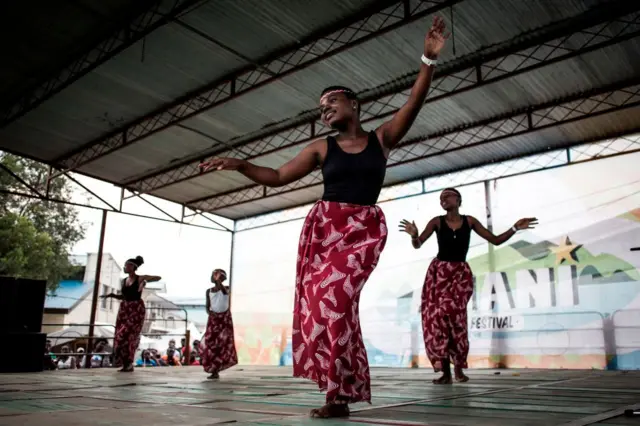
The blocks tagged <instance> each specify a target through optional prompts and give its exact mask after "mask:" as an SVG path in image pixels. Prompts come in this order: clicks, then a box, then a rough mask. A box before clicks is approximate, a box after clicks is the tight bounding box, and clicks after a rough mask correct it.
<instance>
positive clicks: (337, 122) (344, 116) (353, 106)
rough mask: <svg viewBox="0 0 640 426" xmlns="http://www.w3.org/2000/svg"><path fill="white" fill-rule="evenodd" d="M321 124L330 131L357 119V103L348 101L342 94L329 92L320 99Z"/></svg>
mask: <svg viewBox="0 0 640 426" xmlns="http://www.w3.org/2000/svg"><path fill="white" fill-rule="evenodd" d="M320 114H321V117H322V122H323V123H324V124H326V125H327V126H329V127H331V128H332V129H338V128H340V127H342V126H344V124H345V123H348V122H349V121H352V120H354V119H357V117H358V101H356V100H355V99H349V98H348V97H347V95H345V94H344V92H338V91H329V92H327V93H326V94H325V95H323V96H322V97H321V98H320Z"/></svg>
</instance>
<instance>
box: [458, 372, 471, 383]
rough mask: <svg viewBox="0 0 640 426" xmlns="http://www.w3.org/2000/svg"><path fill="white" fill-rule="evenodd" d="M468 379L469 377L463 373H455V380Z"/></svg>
mask: <svg viewBox="0 0 640 426" xmlns="http://www.w3.org/2000/svg"><path fill="white" fill-rule="evenodd" d="M468 381H469V377H467V376H466V375H465V374H464V373H460V375H457V374H456V382H458V383H465V382H468Z"/></svg>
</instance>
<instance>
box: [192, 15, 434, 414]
mask: <svg viewBox="0 0 640 426" xmlns="http://www.w3.org/2000/svg"><path fill="white" fill-rule="evenodd" d="M444 29H445V25H444V21H443V20H442V19H441V18H439V17H436V18H435V19H434V21H433V25H432V27H431V29H430V30H429V32H428V34H427V36H426V38H425V41H424V54H423V55H422V58H421V60H422V65H421V67H420V72H419V73H418V77H417V79H416V82H415V84H414V85H413V89H412V90H411V94H410V95H409V98H408V100H407V102H406V104H405V105H404V106H402V108H400V110H399V111H398V113H397V114H396V115H395V116H394V117H393V118H392V119H391V120H390V121H388V122H386V123H383V124H382V125H381V126H380V127H378V128H377V129H376V130H375V131H371V132H366V131H365V130H364V129H363V128H362V125H361V123H360V117H359V113H360V103H359V102H358V99H357V97H356V94H355V93H354V92H353V91H352V90H350V89H348V88H346V87H342V86H332V87H329V88H327V89H325V90H324V91H323V92H322V95H321V97H320V112H321V116H322V120H323V122H324V123H325V124H326V125H328V126H330V127H331V128H332V129H334V130H337V132H338V134H337V136H336V137H333V136H329V137H327V138H326V139H320V140H316V141H314V142H312V143H310V144H309V145H308V146H306V147H305V148H304V149H303V150H302V152H301V153H300V154H298V155H297V156H296V157H295V158H294V159H293V160H291V161H290V162H288V163H287V164H285V165H284V166H282V167H281V168H279V169H277V170H276V169H271V168H268V167H261V166H257V165H254V164H251V163H249V162H247V161H244V160H239V159H235V158H219V159H213V160H210V161H208V162H205V163H203V164H201V166H202V168H203V169H204V170H208V169H211V168H215V169H217V170H237V171H238V172H240V173H242V174H243V175H245V176H246V177H248V178H249V179H251V180H253V181H254V182H256V183H258V184H261V185H265V186H271V187H277V186H284V185H288V184H290V183H291V182H294V181H296V180H298V179H300V178H302V177H304V176H306V175H308V174H309V173H311V172H312V171H313V170H314V169H315V168H316V167H318V166H320V167H321V169H322V175H323V178H324V195H323V196H322V200H321V201H318V202H316V204H315V205H314V206H313V208H312V209H311V211H310V212H309V214H308V215H307V218H306V219H305V222H304V225H303V228H302V232H301V234H300V243H299V246H298V260H297V264H296V291H295V302H294V312H293V331H292V334H293V335H292V350H293V374H294V376H295V377H306V378H308V379H311V380H313V381H315V382H316V383H318V386H319V387H320V389H322V390H326V391H327V395H326V404H325V405H324V406H323V407H321V408H319V409H314V410H312V411H311V415H312V416H314V417H316V416H317V417H344V416H348V415H349V407H348V404H349V403H355V402H359V401H367V402H371V388H370V379H369V364H368V361H367V353H366V350H365V347H364V343H363V341H362V331H361V329H360V320H359V315H358V302H359V300H360V292H361V290H362V288H363V286H364V284H365V283H366V281H367V279H368V278H369V275H370V274H371V272H372V271H373V270H374V268H375V267H376V265H377V263H378V259H379V257H380V253H381V252H382V250H383V248H384V246H385V243H386V239H387V228H386V222H385V218H384V214H383V213H382V210H381V209H380V207H378V206H376V202H377V200H378V195H379V194H380V190H381V188H382V184H383V181H384V175H385V168H386V163H387V158H388V156H389V152H390V150H391V149H393V148H394V147H395V146H396V144H398V142H400V140H401V139H402V138H403V137H404V135H405V134H406V133H407V131H408V130H409V128H410V127H411V125H412V124H413V122H414V120H415V118H416V116H417V115H418V112H419V111H420V108H421V107H422V105H423V104H424V101H425V98H426V97H427V92H428V90H429V86H430V84H431V78H432V77H433V72H434V69H435V68H434V65H435V64H436V58H437V57H438V55H439V53H440V51H441V50H442V48H443V46H444V44H445V39H446V37H445V36H444Z"/></svg>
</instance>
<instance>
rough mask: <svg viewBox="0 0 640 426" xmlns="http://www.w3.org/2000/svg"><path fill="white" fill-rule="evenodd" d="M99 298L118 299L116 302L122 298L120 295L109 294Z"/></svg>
mask: <svg viewBox="0 0 640 426" xmlns="http://www.w3.org/2000/svg"><path fill="white" fill-rule="evenodd" d="M100 298H102V299H118V300H122V299H123V298H124V297H123V296H122V295H121V294H116V293H109V294H103V295H102V296H100Z"/></svg>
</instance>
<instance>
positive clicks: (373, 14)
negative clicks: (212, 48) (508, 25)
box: [56, 0, 462, 171]
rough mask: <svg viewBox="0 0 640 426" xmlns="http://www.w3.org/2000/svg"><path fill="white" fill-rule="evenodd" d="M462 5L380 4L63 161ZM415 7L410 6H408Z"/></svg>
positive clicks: (417, 0)
mask: <svg viewBox="0 0 640 426" xmlns="http://www.w3.org/2000/svg"><path fill="white" fill-rule="evenodd" d="M461 1H462V0H429V1H423V0H400V1H398V0H395V1H390V0H386V1H379V2H377V3H376V4H375V5H374V6H372V7H369V8H367V9H366V10H364V11H362V12H361V13H359V14H358V15H357V16H355V17H350V18H349V20H348V21H346V22H342V23H340V26H339V27H337V28H336V27H332V28H330V29H328V30H327V29H325V30H323V31H322V32H319V33H318V34H313V35H311V36H310V37H308V38H307V39H305V40H304V41H302V42H300V43H299V44H297V45H296V46H295V47H294V48H291V47H289V48H288V49H285V50H282V51H279V52H276V53H275V54H272V55H269V56H268V57H266V58H264V59H262V60H259V61H258V62H259V66H254V65H251V66H249V67H248V68H246V69H243V70H241V71H239V72H236V73H232V74H230V75H227V76H225V77H223V78H221V79H218V80H216V81H214V82H212V83H210V84H208V85H206V86H204V87H202V88H200V89H198V90H196V91H194V92H192V93H189V94H187V95H185V96H184V97H181V98H179V99H178V100H176V101H175V102H172V103H170V104H168V105H165V106H162V107H161V108H160V109H158V110H156V111H153V112H152V113H150V114H148V115H145V116H143V117H141V118H139V119H137V120H136V121H134V122H133V123H129V124H127V125H126V126H124V127H122V128H119V129H116V130H114V131H113V132H112V133H110V134H109V135H107V136H106V137H101V138H99V139H97V140H95V141H92V142H90V143H89V144H87V145H85V146H84V147H82V148H80V149H77V150H74V151H72V152H71V153H68V154H66V155H64V156H62V157H60V158H58V159H56V163H57V164H60V165H61V166H62V167H64V168H65V170H66V171H70V170H75V169H77V168H78V167H82V166H83V165H85V164H88V163H90V162H92V161H95V160H97V159H98V158H101V157H103V156H105V155H107V154H110V153H112V152H114V151H116V150H119V149H121V148H123V147H125V146H128V145H131V144H132V143H135V142H137V141H139V140H141V139H143V138H146V137H148V136H150V135H152V134H154V133H156V132H159V131H161V130H163V129H166V128H168V127H171V126H173V125H176V124H177V123H180V122H181V121H183V120H186V119H188V118H191V117H193V116H195V115H198V114H200V113H202V112H204V111H207V110H209V109H211V108H214V107H216V106H219V105H222V104H224V103H225V102H228V101H230V100H232V99H235V98H237V97H239V96H242V95H244V94H247V93H249V92H251V91H252V90H255V89H257V88H259V87H262V86H264V85H267V84H269V83H272V82H274V81H276V80H279V79H281V78H283V77H284V76H286V75H289V74H292V73H294V72H297V71H299V70H301V69H304V68H306V67H308V66H310V65H313V64H315V63H317V62H320V61H322V60H324V59H326V58H329V57H331V56H333V55H336V54H338V53H340V52H343V51H345V50H347V49H349V48H351V47H354V46H356V45H358V44H361V43H363V42H366V41H367V40H371V39H373V38H375V37H378V36H379V35H381V34H384V33H386V32H389V31H392V30H395V29H397V28H400V27H402V26H404V25H407V24H409V23H411V22H414V21H416V20H418V19H421V18H423V17H424V16H427V15H429V14H431V13H435V12H437V11H439V10H442V9H444V8H447V7H451V6H453V5H454V4H456V3H459V2H461ZM406 5H409V7H405V6H406Z"/></svg>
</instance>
